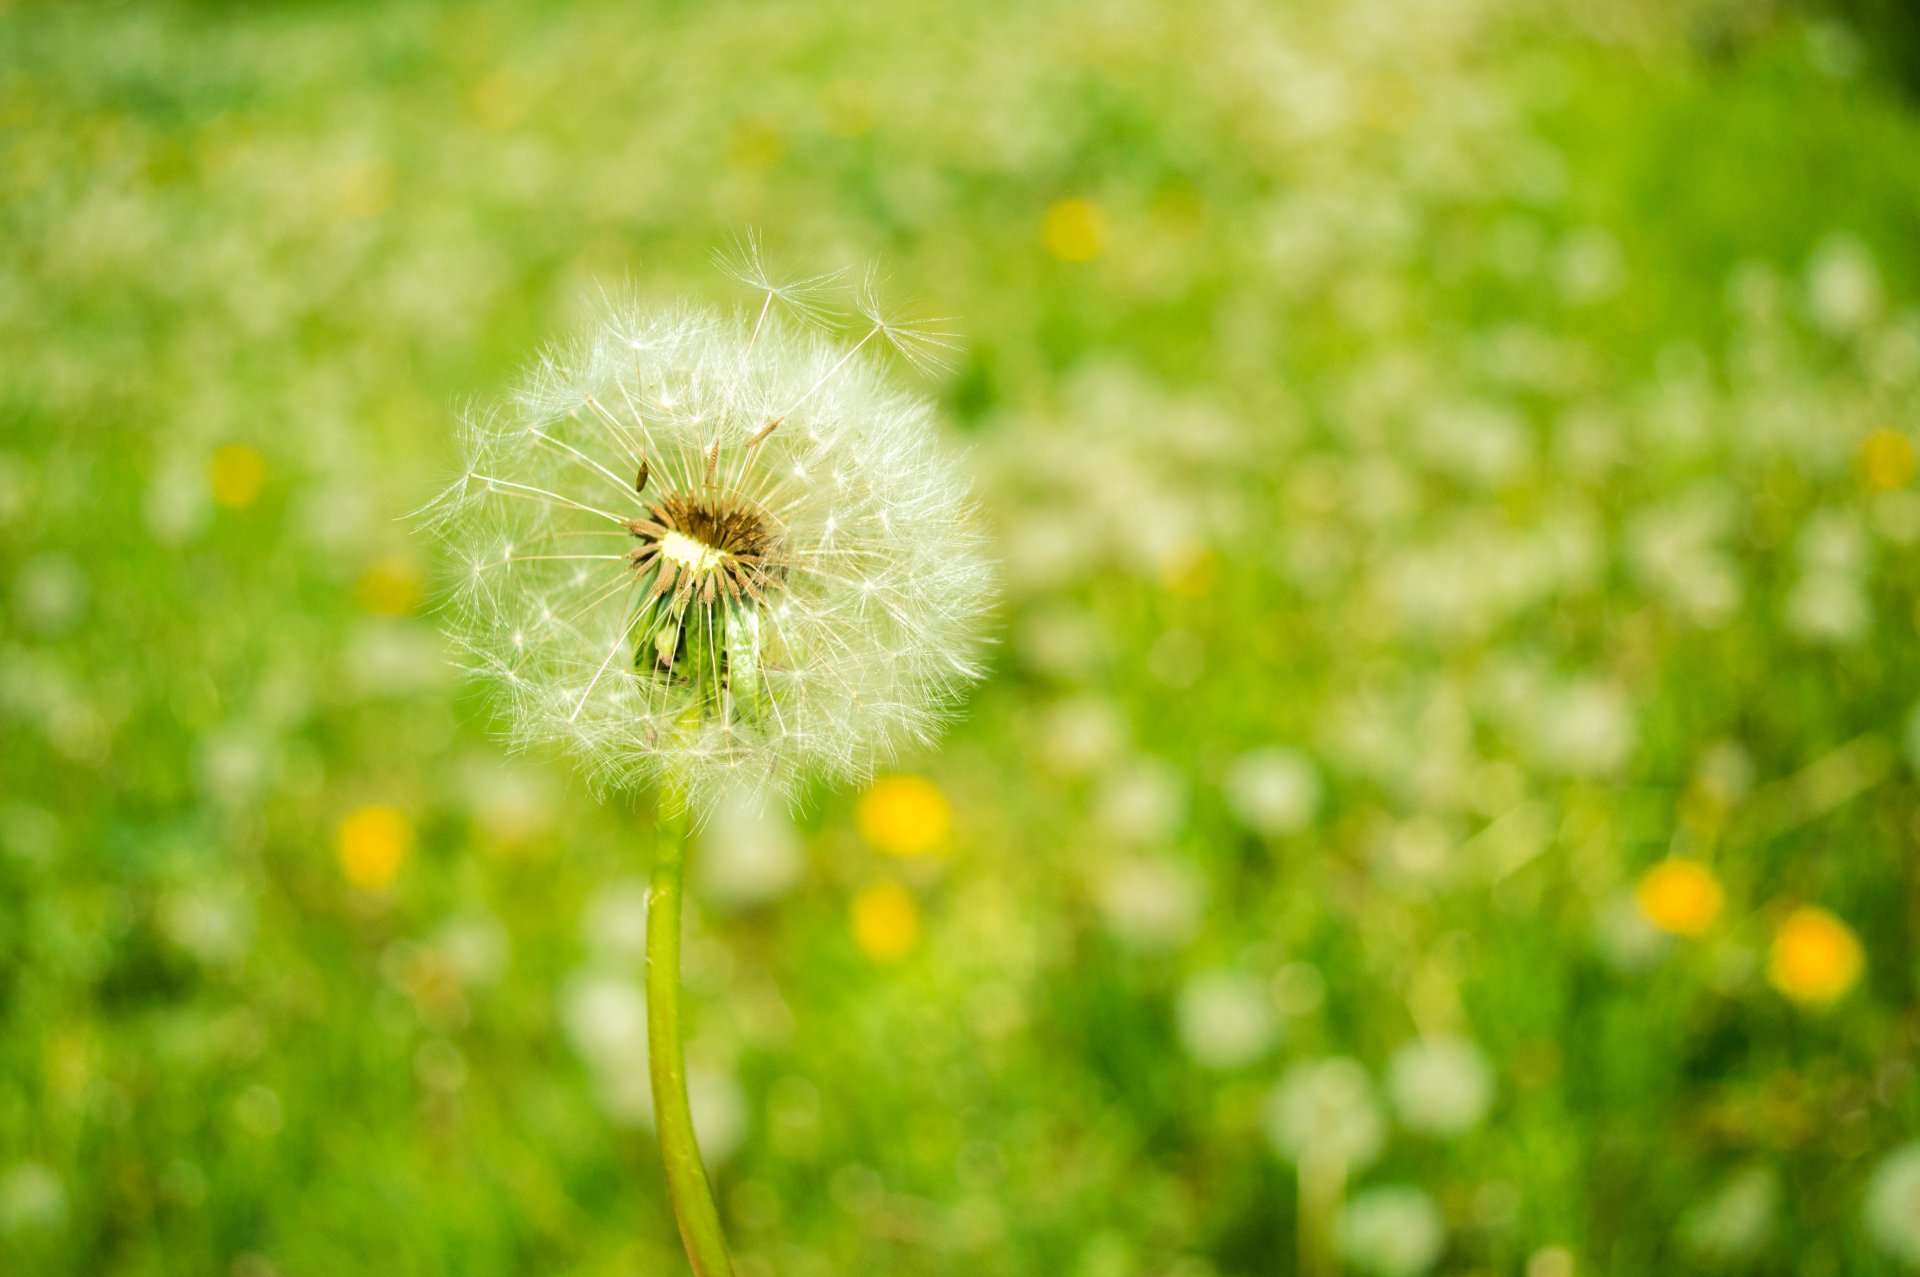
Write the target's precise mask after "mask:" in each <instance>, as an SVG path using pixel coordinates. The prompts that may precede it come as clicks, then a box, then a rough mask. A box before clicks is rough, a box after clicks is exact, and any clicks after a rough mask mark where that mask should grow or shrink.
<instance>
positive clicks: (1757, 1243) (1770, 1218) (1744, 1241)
mask: <svg viewBox="0 0 1920 1277" xmlns="http://www.w3.org/2000/svg"><path fill="white" fill-rule="evenodd" d="M1779 1209H1780V1177H1779V1175H1777V1174H1775V1173H1774V1171H1773V1169H1772V1168H1771V1167H1766V1166H1749V1167H1746V1168H1745V1169H1743V1170H1740V1171H1737V1172H1735V1173H1734V1175H1733V1176H1732V1177H1731V1178H1729V1179H1728V1180H1727V1181H1726V1182H1725V1183H1724V1184H1722V1185H1720V1187H1719V1188H1717V1189H1715V1190H1714V1192H1713V1193H1712V1194H1711V1195H1710V1196H1708V1197H1706V1198H1705V1199H1703V1200H1701V1201H1699V1202H1696V1203H1695V1204H1694V1205H1693V1206H1692V1207H1690V1208H1689V1209H1688V1210H1687V1213H1686V1214H1685V1215H1683V1216H1681V1219H1680V1234H1679V1235H1680V1241H1681V1243H1682V1244H1683V1245H1685V1246H1686V1248H1687V1249H1688V1250H1690V1251H1692V1252H1693V1253H1694V1254H1695V1255H1696V1256H1698V1257H1700V1258H1701V1259H1705V1260H1708V1261H1710V1262H1718V1263H1722V1264H1724V1263H1726V1262H1728V1261H1731V1260H1739V1259H1748V1258H1751V1257H1752V1256H1754V1255H1757V1254H1759V1253H1760V1251H1761V1250H1762V1248H1764V1247H1765V1246H1766V1244H1767V1241H1768V1239H1769V1238H1770V1237H1771V1236H1772V1233H1773V1223H1774V1217H1775V1216H1776V1215H1777V1214H1778V1213H1779Z"/></svg>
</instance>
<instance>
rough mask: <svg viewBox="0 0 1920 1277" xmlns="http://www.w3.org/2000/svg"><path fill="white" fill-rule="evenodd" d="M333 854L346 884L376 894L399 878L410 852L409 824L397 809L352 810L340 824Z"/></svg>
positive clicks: (374, 806)
mask: <svg viewBox="0 0 1920 1277" xmlns="http://www.w3.org/2000/svg"><path fill="white" fill-rule="evenodd" d="M336 850H337V851H338V853H339V856H340V870H341V872H342V873H344V874H346V876H347V881H348V882H350V883H352V884H353V885H354V886H356V887H359V888H361V889H362V890H365V891H378V890H379V889H380V888H382V887H385V886H387V885H388V884H389V883H391V882H392V881H393V880H394V878H395V877H397V876H398V875H399V873H400V866H401V865H402V864H403V863H405V861H406V858H407V854H408V853H409V852H411V851H412V850H413V822H412V821H411V820H409V819H407V814H406V813H405V812H403V811H401V810H400V809H399V808H397V807H388V806H385V805H383V804H380V803H373V804H369V805H368V806H365V807H356V808H355V809H354V810H352V811H350V812H348V813H347V816H346V818H345V819H344V820H342V821H341V822H340V831H339V836H338V839H337V841H336Z"/></svg>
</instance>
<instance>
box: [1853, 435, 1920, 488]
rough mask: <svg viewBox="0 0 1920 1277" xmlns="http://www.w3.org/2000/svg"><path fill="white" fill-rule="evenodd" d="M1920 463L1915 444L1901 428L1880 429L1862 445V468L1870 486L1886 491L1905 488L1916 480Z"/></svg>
mask: <svg viewBox="0 0 1920 1277" xmlns="http://www.w3.org/2000/svg"><path fill="white" fill-rule="evenodd" d="M1916 468H1920V465H1917V464H1916V460H1915V457H1914V452H1913V443H1912V442H1911V441H1910V440H1909V439H1908V438H1907V436H1906V435H1904V434H1902V433H1901V432H1900V431H1898V430H1876V431H1874V432H1873V433H1872V434H1870V435H1868V436H1867V438H1866V442H1865V443H1862V444H1861V445H1860V470H1861V473H1863V474H1864V475H1865V476H1866V480H1867V486H1868V487H1870V488H1879V489H1881V490H1885V489H1888V488H1903V487H1905V486H1906V485H1907V484H1908V483H1909V482H1911V481H1912V479H1913V476H1914V471H1915V470H1916Z"/></svg>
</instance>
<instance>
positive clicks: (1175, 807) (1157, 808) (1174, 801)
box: [1093, 755, 1187, 846]
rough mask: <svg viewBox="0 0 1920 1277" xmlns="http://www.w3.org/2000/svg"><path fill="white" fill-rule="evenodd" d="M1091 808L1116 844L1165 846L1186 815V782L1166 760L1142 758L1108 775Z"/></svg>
mask: <svg viewBox="0 0 1920 1277" xmlns="http://www.w3.org/2000/svg"><path fill="white" fill-rule="evenodd" d="M1093 808H1094V817H1095V819H1096V820H1098V821H1099V824H1100V828H1101V830H1102V831H1103V832H1105V833H1106V834H1107V835H1108V836H1109V837H1111V838H1113V839H1115V840H1116V841H1120V842H1127V843H1132V844H1134V845H1136V846H1150V845H1152V844H1154V843H1159V842H1164V841H1166V839H1168V838H1170V837H1171V836H1172V835H1173V833H1174V831H1175V829H1177V828H1178V827H1179V824H1180V820H1181V818H1182V817H1183V816H1185V815H1186V808H1187V786H1186V779H1185V777H1184V776H1183V775H1182V774H1181V772H1180V769H1179V768H1177V767H1175V766H1174V765H1173V764H1172V763H1169V762H1167V761H1166V760H1165V759H1163V758H1150V757H1146V756H1144V755H1143V756H1140V757H1137V758H1134V759H1131V760H1129V761H1128V762H1126V763H1123V764H1122V765H1121V766H1119V767H1118V768H1115V769H1114V770H1112V771H1110V772H1109V773H1108V774H1107V776H1106V777H1105V779H1103V780H1102V781H1101V783H1100V788H1099V790H1098V792H1097V793H1096V794H1095V795H1094V800H1093Z"/></svg>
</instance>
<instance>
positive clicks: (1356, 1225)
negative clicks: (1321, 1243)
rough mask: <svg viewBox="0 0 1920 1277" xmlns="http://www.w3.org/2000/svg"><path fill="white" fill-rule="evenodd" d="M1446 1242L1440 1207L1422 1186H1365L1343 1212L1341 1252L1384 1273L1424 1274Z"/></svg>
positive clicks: (1388, 1276)
mask: <svg viewBox="0 0 1920 1277" xmlns="http://www.w3.org/2000/svg"><path fill="white" fill-rule="evenodd" d="M1446 1243H1447V1229H1446V1223H1445V1221H1443V1220H1442V1219H1441V1218H1440V1208H1439V1207H1438V1206H1435V1205H1434V1204H1433V1199H1432V1198H1431V1197H1428V1196H1427V1195H1426V1194H1425V1193H1423V1192H1421V1191H1420V1190H1419V1189H1417V1188H1410V1187H1401V1186H1394V1187H1387V1188H1369V1189H1365V1190H1363V1191H1361V1192H1359V1193H1356V1194H1355V1195H1354V1198H1353V1200H1352V1201H1350V1202H1348V1203H1347V1206H1346V1209H1345V1210H1344V1211H1342V1212H1341V1214H1340V1253H1341V1254H1342V1255H1344V1256H1345V1257H1346V1259H1347V1261H1348V1262H1349V1263H1351V1264H1353V1265H1354V1266H1355V1267H1357V1268H1361V1269H1364V1270H1365V1271H1367V1272H1371V1273H1378V1274H1380V1275H1381V1277H1418V1275H1419V1274H1421V1273H1424V1272H1426V1271H1427V1270H1428V1269H1430V1268H1432V1267H1433V1265H1434V1264H1435V1263H1436V1262H1437V1261H1438V1260H1439V1258H1440V1252H1441V1250H1442V1249H1444V1248H1445V1246H1446Z"/></svg>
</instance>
